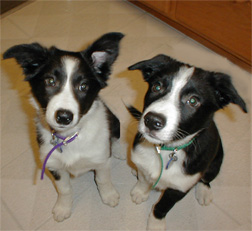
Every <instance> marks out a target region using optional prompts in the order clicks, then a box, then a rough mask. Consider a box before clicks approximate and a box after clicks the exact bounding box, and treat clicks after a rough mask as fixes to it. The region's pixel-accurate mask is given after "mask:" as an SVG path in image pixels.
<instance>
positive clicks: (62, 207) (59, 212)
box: [52, 196, 72, 222]
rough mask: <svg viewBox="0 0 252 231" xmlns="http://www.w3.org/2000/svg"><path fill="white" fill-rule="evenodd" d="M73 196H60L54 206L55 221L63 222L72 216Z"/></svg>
mask: <svg viewBox="0 0 252 231" xmlns="http://www.w3.org/2000/svg"><path fill="white" fill-rule="evenodd" d="M71 210H72V198H71V197H69V196H59V197H58V199H57V202H56V204H55V206H54V208H53V211H52V213H53V217H54V220H55V221H58V222H61V221H63V220H65V219H67V218H69V217H70V216H71Z"/></svg>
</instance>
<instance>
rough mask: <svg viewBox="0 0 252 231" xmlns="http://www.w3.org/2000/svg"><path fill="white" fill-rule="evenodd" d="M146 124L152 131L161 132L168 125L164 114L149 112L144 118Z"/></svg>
mask: <svg viewBox="0 0 252 231" xmlns="http://www.w3.org/2000/svg"><path fill="white" fill-rule="evenodd" d="M144 124H145V126H146V127H147V128H149V129H150V130H160V129H162V128H163V127H164V126H165V124H166V119H165V117H164V116H163V115H162V114H158V113H154V112H148V113H147V114H146V115H145V116H144Z"/></svg>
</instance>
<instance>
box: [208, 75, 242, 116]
mask: <svg viewBox="0 0 252 231" xmlns="http://www.w3.org/2000/svg"><path fill="white" fill-rule="evenodd" d="M212 77H213V78H211V82H212V84H213V85H214V90H215V96H216V99H217V103H218V104H219V107H220V108H223V107H225V106H226V105H228V104H229V103H234V104H237V105H239V106H240V108H241V109H242V110H243V111H244V112H246V113H247V108H246V104H245V102H244V101H243V99H242V98H241V97H240V96H239V94H238V92H237V91H236V89H235V88H234V86H233V84H232V82H231V78H230V76H228V75H226V74H223V73H213V76H212Z"/></svg>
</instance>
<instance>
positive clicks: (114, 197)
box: [99, 187, 120, 207]
mask: <svg viewBox="0 0 252 231" xmlns="http://www.w3.org/2000/svg"><path fill="white" fill-rule="evenodd" d="M99 191H100V195H101V198H102V201H103V203H104V204H106V205H109V206H111V207H115V206H117V205H118V204H119V199H120V195H119V193H118V192H117V191H116V190H115V189H114V188H113V187H112V188H111V189H110V190H103V189H99Z"/></svg>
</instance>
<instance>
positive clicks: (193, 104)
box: [187, 96, 200, 107]
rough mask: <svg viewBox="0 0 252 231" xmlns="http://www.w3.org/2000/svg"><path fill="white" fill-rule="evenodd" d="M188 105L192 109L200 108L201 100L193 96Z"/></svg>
mask: <svg viewBox="0 0 252 231" xmlns="http://www.w3.org/2000/svg"><path fill="white" fill-rule="evenodd" d="M187 104H189V105H190V106H191V107H198V106H200V102H199V99H198V98H197V97H195V96H192V97H191V98H190V99H189V100H187Z"/></svg>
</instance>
